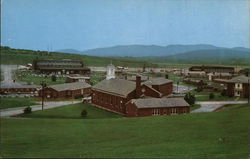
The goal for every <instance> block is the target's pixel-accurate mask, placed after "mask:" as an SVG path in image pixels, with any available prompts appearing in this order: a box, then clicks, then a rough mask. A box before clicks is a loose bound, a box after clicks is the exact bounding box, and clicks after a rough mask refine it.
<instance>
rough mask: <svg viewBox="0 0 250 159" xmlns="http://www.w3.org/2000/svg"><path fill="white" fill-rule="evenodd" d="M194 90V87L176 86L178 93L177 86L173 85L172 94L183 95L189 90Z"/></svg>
mask: <svg viewBox="0 0 250 159" xmlns="http://www.w3.org/2000/svg"><path fill="white" fill-rule="evenodd" d="M193 89H195V88H194V87H190V86H184V85H180V84H179V85H178V91H177V84H174V85H173V92H175V93H180V94H185V93H187V92H189V91H191V90H193Z"/></svg>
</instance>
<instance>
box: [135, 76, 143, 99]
mask: <svg viewBox="0 0 250 159" xmlns="http://www.w3.org/2000/svg"><path fill="white" fill-rule="evenodd" d="M141 94H142V92H141V76H140V75H136V98H140V96H141Z"/></svg>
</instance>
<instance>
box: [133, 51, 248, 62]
mask: <svg viewBox="0 0 250 159" xmlns="http://www.w3.org/2000/svg"><path fill="white" fill-rule="evenodd" d="M137 59H139V60H146V61H151V62H168V63H176V62H178V63H190V64H199V63H202V64H222V65H245V66H249V65H250V51H248V52H247V51H238V50H237V51H236V50H232V49H216V50H197V51H191V52H187V53H182V54H177V55H170V56H161V57H157V56H154V57H139V58H137Z"/></svg>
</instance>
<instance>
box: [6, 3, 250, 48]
mask: <svg viewBox="0 0 250 159" xmlns="http://www.w3.org/2000/svg"><path fill="white" fill-rule="evenodd" d="M249 10H250V1H248V0H3V1H2V18H1V24H2V27H1V29H2V30H1V33H2V34H1V43H2V44H1V45H5V46H10V47H14V48H23V49H33V50H47V49H48V47H50V48H51V49H52V50H58V49H78V50H85V49H91V48H98V47H108V46H114V45H129V44H145V45H163V46H165V45H169V44H212V45H216V46H222V47H238V46H240V47H248V48H249V47H250V29H249V27H250V11H249Z"/></svg>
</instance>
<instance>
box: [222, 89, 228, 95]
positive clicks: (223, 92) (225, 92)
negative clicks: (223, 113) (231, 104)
mask: <svg viewBox="0 0 250 159" xmlns="http://www.w3.org/2000/svg"><path fill="white" fill-rule="evenodd" d="M226 95H227V90H225V89H223V90H222V92H221V96H223V97H224V96H226Z"/></svg>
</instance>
